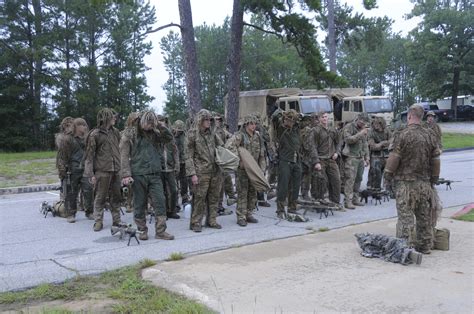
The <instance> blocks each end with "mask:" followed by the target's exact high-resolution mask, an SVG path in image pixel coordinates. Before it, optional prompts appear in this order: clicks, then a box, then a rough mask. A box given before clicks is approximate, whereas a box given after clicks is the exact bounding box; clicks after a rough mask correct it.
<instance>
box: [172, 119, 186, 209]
mask: <svg viewBox="0 0 474 314" xmlns="http://www.w3.org/2000/svg"><path fill="white" fill-rule="evenodd" d="M173 135H174V141H175V143H176V147H177V148H178V158H179V174H178V178H177V179H178V181H179V188H180V195H181V203H182V204H185V203H188V202H189V196H188V177H186V167H185V161H186V157H185V155H184V151H185V149H184V144H185V140H186V134H185V132H184V122H183V121H181V120H176V121H175V122H174V124H173Z"/></svg>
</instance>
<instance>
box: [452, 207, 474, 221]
mask: <svg viewBox="0 0 474 314" xmlns="http://www.w3.org/2000/svg"><path fill="white" fill-rule="evenodd" d="M454 219H457V220H462V221H471V222H473V221H474V209H471V210H470V211H469V212H468V213H466V214H464V215H462V216H459V217H456V218H454Z"/></svg>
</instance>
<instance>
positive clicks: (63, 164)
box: [56, 134, 71, 179]
mask: <svg viewBox="0 0 474 314" xmlns="http://www.w3.org/2000/svg"><path fill="white" fill-rule="evenodd" d="M68 138H69V136H67V135H64V134H60V135H58V138H57V141H56V145H57V146H58V152H57V155H56V166H57V168H58V175H59V178H60V179H63V178H65V177H66V173H67V165H68V161H69V159H70V158H71V154H70V151H71V145H70V141H69V140H68Z"/></svg>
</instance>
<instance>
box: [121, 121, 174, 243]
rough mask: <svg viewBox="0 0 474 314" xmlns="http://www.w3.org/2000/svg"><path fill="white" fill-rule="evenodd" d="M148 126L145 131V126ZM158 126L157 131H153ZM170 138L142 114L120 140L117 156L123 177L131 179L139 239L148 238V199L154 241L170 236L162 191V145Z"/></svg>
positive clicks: (171, 136) (164, 130)
mask: <svg viewBox="0 0 474 314" xmlns="http://www.w3.org/2000/svg"><path fill="white" fill-rule="evenodd" d="M147 124H149V125H151V126H152V128H151V129H150V130H145V129H144V127H143V126H144V125H147ZM156 126H157V129H156ZM172 139H173V135H172V134H171V132H170V130H169V129H168V128H166V127H165V126H162V125H161V124H159V123H157V121H156V116H155V114H154V113H152V112H144V113H142V114H141V116H140V122H139V123H138V124H137V125H136V126H135V127H131V128H127V129H125V130H124V132H123V135H122V139H121V141H120V157H121V160H122V171H121V175H122V178H124V179H126V178H130V177H131V178H132V179H133V184H132V189H133V207H134V220H135V224H136V225H137V228H138V230H140V231H143V234H142V235H140V238H141V239H142V240H146V239H148V236H147V231H148V227H147V225H146V212H147V208H148V199H151V204H152V206H153V209H154V211H155V218H156V221H155V238H162V239H169V240H171V239H172V238H173V237H172V236H171V235H169V234H167V233H166V232H165V230H166V202H165V196H164V190H163V181H162V177H161V174H162V171H163V164H162V163H163V146H162V144H163V143H168V142H170V141H171V140H172Z"/></svg>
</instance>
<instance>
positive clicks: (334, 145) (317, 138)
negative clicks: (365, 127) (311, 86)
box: [306, 112, 342, 204]
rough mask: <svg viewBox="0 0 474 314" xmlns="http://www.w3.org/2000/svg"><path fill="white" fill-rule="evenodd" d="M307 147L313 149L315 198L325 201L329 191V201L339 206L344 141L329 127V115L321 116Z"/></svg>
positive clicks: (322, 114)
mask: <svg viewBox="0 0 474 314" xmlns="http://www.w3.org/2000/svg"><path fill="white" fill-rule="evenodd" d="M306 145H309V147H311V160H312V163H311V165H312V169H314V171H315V176H314V177H315V181H313V184H312V185H316V186H318V188H317V189H315V192H316V193H314V194H313V198H315V199H323V198H324V195H325V194H326V191H327V190H328V189H329V200H330V201H331V202H333V203H336V204H339V202H340V199H341V179H340V174H339V166H338V164H337V161H336V160H337V158H339V157H340V155H341V147H342V139H341V138H340V134H339V132H338V131H337V130H336V129H335V128H334V127H330V126H328V114H327V113H326V112H323V113H321V114H320V115H319V124H318V125H317V126H315V127H314V129H313V130H312V132H311V136H310V141H309V143H307V144H306Z"/></svg>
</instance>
